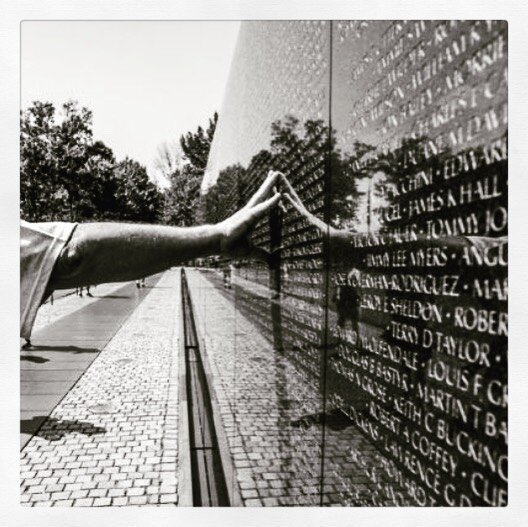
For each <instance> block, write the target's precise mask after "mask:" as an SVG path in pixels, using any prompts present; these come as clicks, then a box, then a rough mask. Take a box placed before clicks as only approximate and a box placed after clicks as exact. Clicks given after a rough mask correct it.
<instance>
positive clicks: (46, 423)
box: [20, 415, 106, 441]
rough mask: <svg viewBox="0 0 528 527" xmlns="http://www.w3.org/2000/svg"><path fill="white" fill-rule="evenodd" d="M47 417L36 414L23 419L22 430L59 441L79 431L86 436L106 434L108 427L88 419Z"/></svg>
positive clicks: (21, 422)
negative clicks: (87, 420) (89, 421)
mask: <svg viewBox="0 0 528 527" xmlns="http://www.w3.org/2000/svg"><path fill="white" fill-rule="evenodd" d="M46 418H47V416H45V415H36V416H34V417H33V418H32V419H21V420H20V432H22V433H25V434H33V435H36V436H39V437H42V438H44V439H47V440H48V441H58V440H59V439H62V438H63V437H64V436H66V435H69V434H72V433H74V432H78V433H81V434H84V435H86V436H93V435H96V434H104V433H105V432H106V428H103V427H102V426H95V425H93V424H92V423H88V422H86V421H77V420H75V421H70V420H67V419H65V420H62V419H56V418H54V417H49V418H47V419H46ZM41 425H42V426H41ZM39 427H40V428H39Z"/></svg>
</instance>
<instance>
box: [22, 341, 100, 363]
mask: <svg viewBox="0 0 528 527" xmlns="http://www.w3.org/2000/svg"><path fill="white" fill-rule="evenodd" d="M21 351H23V352H28V351H63V352H73V353H98V352H99V351H101V350H100V349H99V348H80V347H79V346H54V345H53V344H50V345H48V346H45V345H32V346H31V347H30V348H25V349H21ZM20 358H21V359H26V358H27V360H31V359H30V357H28V356H27V355H25V356H23V357H20ZM34 362H38V361H34Z"/></svg>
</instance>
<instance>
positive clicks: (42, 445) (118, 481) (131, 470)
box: [21, 270, 180, 506]
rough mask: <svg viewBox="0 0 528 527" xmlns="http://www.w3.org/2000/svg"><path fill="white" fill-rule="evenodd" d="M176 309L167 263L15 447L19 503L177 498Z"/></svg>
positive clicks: (176, 286) (176, 285) (173, 275)
mask: <svg viewBox="0 0 528 527" xmlns="http://www.w3.org/2000/svg"><path fill="white" fill-rule="evenodd" d="M95 305H96V304H95ZM179 309H180V273H179V271H178V270H174V271H169V272H167V273H165V274H164V275H163V277H162V278H161V280H160V281H159V282H158V283H157V285H156V286H155V287H154V288H153V289H151V290H150V293H149V294H148V296H146V298H145V299H144V300H143V302H142V303H141V304H140V305H139V307H137V309H136V310H135V311H134V312H133V313H132V315H131V316H130V317H129V318H128V320H126V322H125V323H124V324H123V325H122V327H121V328H120V329H119V331H118V332H117V334H115V336H114V337H113V338H112V339H111V340H110V342H109V343H108V344H107V345H106V346H105V347H104V349H103V350H102V351H101V353H100V354H99V356H98V357H97V358H96V359H95V360H94V361H93V363H92V364H91V366H90V367H89V368H88V369H87V371H86V372H85V373H84V375H82V377H81V378H80V379H79V381H78V382H77V383H76V384H75V386H74V387H73V389H71V390H70V391H69V392H68V394H67V395H66V396H65V397H64V398H63V399H62V400H61V401H60V403H59V404H58V405H57V406H56V407H55V408H54V409H53V411H52V412H51V415H50V416H49V418H48V419H46V421H45V422H44V424H43V425H42V427H41V428H40V429H39V431H38V433H37V435H35V436H34V437H33V438H32V439H31V440H30V441H29V443H28V444H27V446H26V447H25V448H24V449H23V451H22V452H21V502H22V503H23V504H26V505H53V506H61V505H62V506H78V505H79V506H109V505H112V506H119V505H147V504H148V505H160V504H169V505H176V504H177V503H178V490H179V487H178V481H177V479H178V478H177V474H178V468H179V466H178V461H179V456H178V418H179V409H178V403H179V400H178V386H179V383H178V375H179V362H178V360H179V346H178V330H179Z"/></svg>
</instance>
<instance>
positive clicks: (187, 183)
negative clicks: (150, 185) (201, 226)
mask: <svg viewBox="0 0 528 527" xmlns="http://www.w3.org/2000/svg"><path fill="white" fill-rule="evenodd" d="M217 121H218V114H217V113H216V112H215V114H214V115H213V117H212V118H211V119H209V124H208V126H207V128H206V129H205V130H204V129H203V128H202V127H201V126H199V127H198V129H197V130H196V131H195V132H187V133H186V134H184V135H182V136H181V137H180V142H179V145H177V144H172V145H169V144H164V145H162V146H161V147H160V149H159V152H158V159H157V160H156V167H157V168H158V170H160V171H161V172H162V173H163V175H164V176H165V179H166V180H167V181H168V182H169V186H168V188H167V189H166V190H165V196H164V212H163V221H164V223H167V224H169V225H178V226H189V225H195V224H196V223H203V218H201V217H200V216H201V213H200V184H201V182H202V179H203V176H204V173H205V168H206V166H207V160H208V158H209V151H210V149H211V142H212V140H213V136H214V132H215V129H216V123H217Z"/></svg>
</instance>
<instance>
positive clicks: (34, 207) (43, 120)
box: [20, 101, 60, 220]
mask: <svg viewBox="0 0 528 527" xmlns="http://www.w3.org/2000/svg"><path fill="white" fill-rule="evenodd" d="M54 129H55V108H54V106H53V105H52V104H51V103H42V102H38V101H37V102H35V103H33V105H32V106H31V107H30V108H28V109H27V110H25V111H23V112H21V116H20V208H21V215H22V216H23V217H25V218H26V219H28V220H37V219H41V220H42V219H52V218H54V217H55V216H56V215H57V213H58V208H59V207H58V202H59V201H60V193H59V187H58V183H57V170H56V158H55V154H54Z"/></svg>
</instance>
